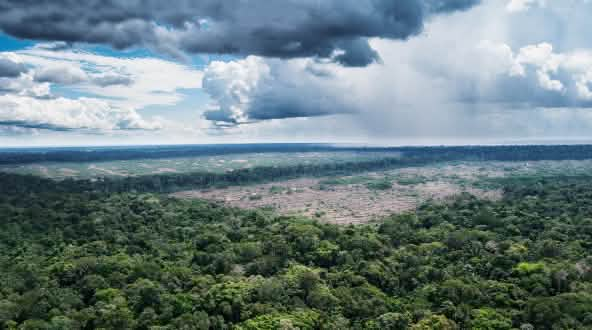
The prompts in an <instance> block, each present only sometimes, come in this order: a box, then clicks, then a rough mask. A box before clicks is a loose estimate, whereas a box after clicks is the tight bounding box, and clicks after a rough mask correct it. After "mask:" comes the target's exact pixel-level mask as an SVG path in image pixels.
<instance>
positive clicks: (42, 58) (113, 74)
mask: <svg viewBox="0 0 592 330" xmlns="http://www.w3.org/2000/svg"><path fill="white" fill-rule="evenodd" d="M16 56H18V57H19V58H20V59H21V61H23V62H25V63H27V64H28V65H30V66H31V67H33V68H34V70H35V71H36V72H39V75H41V78H44V79H42V80H43V81H47V82H52V83H60V84H66V85H69V86H70V87H71V88H73V89H75V90H76V91H78V92H84V93H88V94H89V95H92V96H94V97H102V98H106V99H109V102H110V103H112V104H115V105H117V106H118V107H131V108H138V109H139V108H143V107H146V106H150V105H174V104H176V103H178V102H179V101H180V100H182V99H183V95H182V94H181V93H180V92H179V91H180V90H184V89H198V88H200V87H201V80H202V76H203V72H202V71H200V70H197V69H195V68H192V67H189V66H187V65H183V64H179V63H175V62H172V61H167V60H162V59H157V58H118V57H112V56H103V55H97V54H92V53H88V52H83V51H75V50H70V49H67V50H63V51H48V50H45V49H39V48H33V49H26V50H22V51H18V52H17V53H16ZM38 78H39V77H38Z"/></svg>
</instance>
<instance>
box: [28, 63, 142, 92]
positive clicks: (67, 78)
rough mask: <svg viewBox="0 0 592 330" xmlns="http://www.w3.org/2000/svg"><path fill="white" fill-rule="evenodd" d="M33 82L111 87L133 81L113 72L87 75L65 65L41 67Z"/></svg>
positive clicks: (79, 69) (128, 83)
mask: <svg viewBox="0 0 592 330" xmlns="http://www.w3.org/2000/svg"><path fill="white" fill-rule="evenodd" d="M35 80H36V81H38V82H48V83H55V84H62V85H76V84H81V83H90V84H94V85H97V86H100V87H107V86H112V85H130V84H131V83H132V82H133V80H132V79H131V78H130V77H129V76H128V75H124V74H119V73H115V72H107V73H87V72H86V71H84V70H83V69H81V68H80V67H78V66H76V65H72V64H71V63H68V64H66V65H59V66H50V67H42V68H39V69H38V70H35Z"/></svg>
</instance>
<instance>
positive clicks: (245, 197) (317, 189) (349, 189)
mask: <svg viewBox="0 0 592 330" xmlns="http://www.w3.org/2000/svg"><path fill="white" fill-rule="evenodd" d="M366 176H367V177H369V178H383V177H384V174H380V173H370V174H366ZM347 178H350V179H351V177H347ZM324 180H326V178H325V179H296V180H287V181H282V182H275V183H268V184H260V185H253V186H244V187H229V188H224V189H212V190H203V191H200V190H194V191H184V192H178V193H175V194H173V196H175V197H179V198H199V199H206V200H213V201H220V202H224V203H226V204H228V205H231V206H235V207H241V208H261V207H272V208H274V209H275V210H277V211H278V212H279V213H281V214H303V215H306V216H309V217H312V218H318V219H321V220H323V221H327V222H330V223H337V224H359V223H367V222H369V221H371V220H373V219H377V218H380V217H383V216H386V215H389V214H393V213H401V212H405V211H411V210H414V209H415V208H416V207H417V206H418V205H419V204H420V203H422V202H424V201H426V200H430V199H433V200H445V199H447V198H451V197H453V196H456V195H458V194H460V193H462V192H468V193H471V194H474V195H477V196H480V197H484V198H497V196H498V195H499V193H497V192H487V191H484V190H480V189H476V188H470V189H465V188H463V187H461V186H460V185H458V184H455V183H451V182H445V181H433V182H426V183H420V184H414V185H399V184H397V181H396V180H393V181H392V187H391V188H389V189H383V190H382V189H381V190H376V189H370V188H369V186H368V185H367V184H364V183H355V184H337V185H331V186H328V187H327V186H326V185H324V184H321V183H322V182H323V181H324Z"/></svg>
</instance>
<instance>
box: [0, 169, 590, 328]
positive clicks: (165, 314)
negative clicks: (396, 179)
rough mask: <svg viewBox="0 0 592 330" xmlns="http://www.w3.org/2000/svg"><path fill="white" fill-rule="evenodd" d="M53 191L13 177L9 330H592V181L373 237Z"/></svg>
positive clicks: (6, 246)
mask: <svg viewBox="0 0 592 330" xmlns="http://www.w3.org/2000/svg"><path fill="white" fill-rule="evenodd" d="M44 182H45V181H43V180H42V179H38V178H33V177H18V178H17V177H14V176H0V191H1V192H2V193H1V194H0V219H1V221H0V284H1V286H0V328H2V329H95V328H103V329H232V328H236V329H297V328H299V329H327V328H330V329H519V328H524V329H527V328H535V329H587V328H592V256H591V253H590V249H591V248H592V243H591V242H592V218H591V217H590V214H592V179H590V178H585V177H581V178H577V179H573V178H572V179H569V178H556V179H552V178H545V179H539V180H530V179H529V180H520V179H515V180H514V181H505V182H504V183H503V184H504V187H505V188H504V189H505V197H504V198H503V199H502V200H499V201H485V200H479V199H476V198H474V197H471V196H468V195H463V196H460V197H459V198H458V199H456V200H454V201H450V202H448V203H429V204H425V205H423V206H421V207H420V208H419V209H418V210H417V211H416V212H414V213H411V214H403V215H393V216H390V217H387V218H385V219H384V220H383V221H382V222H380V223H377V224H372V225H365V226H336V225H330V224H326V223H321V222H316V221H313V220H309V219H304V218H302V217H289V216H279V215H276V214H273V213H270V212H269V211H265V210H239V209H233V208H226V207H223V206H220V205H218V204H211V203H206V202H203V201H184V200H176V199H172V198H168V197H166V196H161V195H155V194H142V193H137V192H128V193H117V194H113V193H103V192H99V191H76V190H74V191H68V190H67V189H66V186H61V185H55V186H53V187H51V186H49V185H48V186H47V187H45V188H43V189H40V187H39V185H44V184H45V183H44ZM16 183H18V184H19V186H14V184H16ZM72 184H74V183H72ZM35 185H37V186H35Z"/></svg>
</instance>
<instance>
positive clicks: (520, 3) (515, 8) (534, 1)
mask: <svg viewBox="0 0 592 330" xmlns="http://www.w3.org/2000/svg"><path fill="white" fill-rule="evenodd" d="M535 5H539V6H544V5H545V1H544V0H510V1H509V2H508V4H507V5H506V9H507V10H508V11H509V12H512V13H515V12H521V11H525V10H528V9H530V8H531V7H532V6H535Z"/></svg>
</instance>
